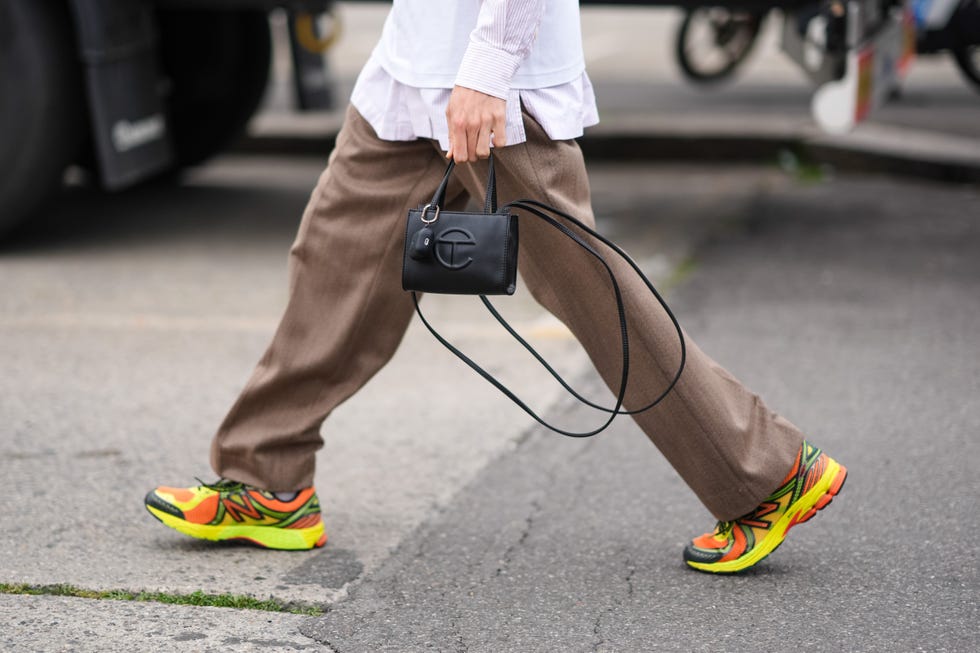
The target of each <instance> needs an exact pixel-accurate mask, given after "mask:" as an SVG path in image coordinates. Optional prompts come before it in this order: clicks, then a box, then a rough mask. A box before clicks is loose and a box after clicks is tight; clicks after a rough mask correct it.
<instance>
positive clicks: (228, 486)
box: [194, 476, 247, 492]
mask: <svg viewBox="0 0 980 653" xmlns="http://www.w3.org/2000/svg"><path fill="white" fill-rule="evenodd" d="M194 480H196V481H197V482H198V483H200V484H201V487H204V488H207V489H209V490H212V491H214V492H236V491H238V490H242V489H244V488H245V487H247V486H246V485H245V484H244V483H240V482H238V481H233V480H231V479H228V478H219V479H218V480H217V481H215V482H214V483H205V482H204V481H202V480H201V479H199V478H198V477H196V476H195V477H194Z"/></svg>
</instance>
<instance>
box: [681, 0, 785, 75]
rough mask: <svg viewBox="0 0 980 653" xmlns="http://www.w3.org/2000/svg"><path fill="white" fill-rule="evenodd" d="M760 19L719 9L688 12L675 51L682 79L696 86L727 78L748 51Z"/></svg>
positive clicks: (755, 35) (751, 15)
mask: <svg viewBox="0 0 980 653" xmlns="http://www.w3.org/2000/svg"><path fill="white" fill-rule="evenodd" d="M764 16H765V14H754V13H747V12H737V11H732V10H729V9H725V8H723V7H700V8H697V9H692V10H690V11H688V12H687V14H685V16H684V20H683V22H682V23H681V26H680V29H679V30H678V32H677V42H676V47H675V54H676V56H677V63H678V64H679V65H680V67H681V71H682V72H683V73H684V76H685V77H687V78H688V79H689V80H691V81H693V82H697V83H699V84H710V83H714V82H720V81H722V80H724V79H726V78H728V77H730V76H731V75H732V73H734V72H735V69H736V68H738V66H739V65H740V64H741V63H742V62H743V61H745V59H746V57H748V55H749V52H751V51H752V46H753V45H755V41H756V37H757V36H758V34H759V27H760V25H761V24H762V19H763V17H764Z"/></svg>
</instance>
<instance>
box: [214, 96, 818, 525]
mask: <svg viewBox="0 0 980 653" xmlns="http://www.w3.org/2000/svg"><path fill="white" fill-rule="evenodd" d="M525 121H526V123H527V125H526V128H527V142H525V143H521V144H518V145H513V146H510V147H504V148H499V149H498V150H495V154H494V160H495V166H496V172H497V184H498V196H499V198H500V201H501V203H504V202H507V201H509V200H513V199H517V198H523V197H531V198H535V199H540V200H541V201H544V202H547V203H549V204H551V205H553V206H556V207H558V208H560V209H562V210H564V211H566V212H568V213H570V214H571V215H574V216H576V217H578V218H579V219H581V220H583V221H590V222H591V221H592V207H591V203H590V197H589V183H588V179H587V176H586V171H585V165H584V162H583V160H582V154H581V152H580V150H579V148H578V145H577V144H576V143H575V142H574V141H552V140H550V139H549V138H548V137H547V135H546V134H545V133H544V132H543V131H542V130H541V128H540V126H539V125H537V124H536V123H535V122H534V121H533V120H531V119H530V118H527V117H526V118H525ZM445 167H446V160H445V158H444V156H443V154H442V152H441V151H440V149H439V146H438V143H436V142H434V141H429V140H416V141H411V142H391V141H383V140H381V139H379V138H378V137H377V135H376V134H375V132H374V131H373V129H372V128H371V126H370V125H369V124H368V123H367V122H366V121H365V120H364V118H363V117H361V116H360V114H358V113H357V111H356V110H354V109H353V108H350V109H348V113H347V119H346V121H345V124H344V127H343V129H341V131H340V133H339V135H338V137H337V146H336V149H335V150H334V151H333V153H332V154H331V156H330V160H329V164H328V166H327V168H326V170H325V171H324V173H323V175H322V176H321V177H320V180H319V183H318V184H317V186H316V188H315V189H314V191H313V195H312V198H311V200H310V202H309V205H308V206H307V208H306V211H305V213H304V215H303V220H302V223H301V225H300V228H299V233H298V235H297V237H296V242H295V243H294V245H293V247H292V250H291V252H290V286H289V303H288V306H287V308H286V312H285V314H284V315H283V317H282V321H281V323H280V325H279V328H278V330H277V332H276V334H275V337H274V338H273V340H272V344H271V345H270V346H269V349H268V351H267V352H266V353H265V355H264V356H263V357H262V359H261V361H260V362H259V364H258V366H257V368H256V370H255V372H254V374H253V375H252V378H251V379H250V381H249V382H248V384H247V386H246V387H245V389H244V390H243V392H242V394H241V396H240V397H239V399H238V401H237V402H236V403H235V404H234V406H233V407H232V409H231V411H230V412H229V413H228V416H227V417H226V418H225V420H224V422H223V423H222V425H221V427H220V429H219V430H218V432H217V434H216V436H215V438H214V442H213V444H212V454H211V463H212V466H213V467H214V469H215V471H216V472H217V473H218V474H220V475H221V476H222V477H225V478H231V479H235V480H238V481H243V482H245V483H249V484H252V485H256V486H258V487H262V488H265V489H269V490H274V491H291V490H296V489H298V488H301V487H306V486H309V485H312V484H313V472H314V465H315V454H316V451H317V450H318V449H319V448H320V447H321V446H322V445H323V440H322V438H321V437H320V427H321V424H322V423H323V421H324V420H325V419H326V417H327V416H328V415H329V414H330V412H331V411H332V410H333V409H334V408H336V407H337V406H338V405H340V404H341V403H342V402H343V401H344V400H346V399H347V398H348V397H350V396H351V395H353V394H354V393H355V392H356V391H357V390H358V389H359V388H361V386H363V385H364V384H365V383H366V382H367V381H368V379H370V378H371V377H372V376H373V375H374V374H375V373H376V372H377V371H378V370H379V369H381V367H382V366H383V365H384V364H385V363H386V362H387V361H388V360H389V359H390V358H391V356H392V355H393V354H394V352H395V349H396V348H397V347H398V345H399V343H400V341H401V339H402V336H403V335H404V333H405V330H406V329H407V327H408V324H409V321H410V320H411V318H412V314H413V308H412V301H411V297H410V295H409V294H408V293H406V292H404V291H403V290H402V288H401V251H402V248H403V245H404V233H405V230H404V226H403V224H404V223H403V220H404V218H405V215H406V212H407V211H408V209H409V208H412V207H417V206H419V205H421V204H424V203H425V201H427V200H428V199H429V197H430V196H431V194H432V192H433V190H434V189H435V187H436V186H437V185H438V183H439V181H440V179H441V178H442V175H443V173H444V172H445ZM457 170H458V173H457V174H455V175H454V181H453V183H452V184H451V186H450V188H449V192H448V193H447V200H446V205H447V207H449V208H454V209H460V208H462V207H463V206H464V205H465V204H466V202H467V200H468V198H469V197H474V198H477V199H480V198H481V197H482V195H483V191H484V188H483V184H484V183H485V179H486V177H485V175H486V163H485V162H480V163H478V164H473V165H464V166H459V167H458V168H457ZM608 260H609V261H610V262H611V265H612V266H613V269H614V272H615V273H616V275H617V278H619V279H620V283H621V286H622V290H623V295H624V300H625V304H626V308H627V311H628V313H629V334H630V353H631V360H630V384H629V388H630V390H629V392H628V393H627V397H626V406H627V407H630V406H633V407H639V406H642V405H645V403H647V402H648V401H649V399H650V398H651V397H650V395H654V394H656V393H659V392H660V391H661V390H662V389H663V388H664V387H665V385H666V383H667V382H669V377H670V376H671V375H672V374H673V372H674V370H676V368H677V363H678V360H679V348H678V343H677V336H676V333H675V331H674V329H673V327H672V325H671V323H670V322H669V320H668V318H667V317H666V316H665V315H664V312H663V310H662V308H661V307H660V306H659V305H658V304H657V302H656V301H655V300H654V298H653V297H652V296H651V294H650V292H649V290H648V289H647V288H646V286H644V285H643V283H642V282H641V281H640V280H639V279H638V278H637V277H636V275H635V273H633V272H632V270H630V269H629V268H628V267H627V265H626V264H625V263H624V262H623V261H621V260H619V259H617V258H614V257H609V258H608ZM518 269H519V270H520V272H521V275H522V277H523V278H524V281H525V283H526V285H527V287H528V289H529V291H530V292H531V294H532V295H533V297H534V298H535V299H536V300H537V301H538V302H540V303H541V304H542V305H543V306H544V307H545V308H547V309H548V310H549V311H551V312H552V313H553V314H554V315H555V316H557V317H558V318H559V319H561V320H562V322H564V323H565V324H566V325H568V327H569V329H571V331H572V332H573V333H574V334H575V336H576V337H577V338H578V340H579V341H580V342H581V344H582V346H583V347H584V348H585V350H586V351H587V352H588V354H589V356H590V357H591V359H592V361H593V363H594V364H595V366H596V368H597V369H598V371H599V373H600V374H601V375H602V377H603V378H604V379H605V381H606V382H607V383H608V384H610V386H611V387H616V384H617V383H618V381H619V375H620V372H621V367H622V352H621V348H620V344H621V343H620V341H619V328H618V319H617V318H616V311H615V304H614V300H613V298H612V295H611V291H610V286H609V281H608V277H607V275H606V273H605V271H604V270H603V269H602V268H600V267H599V265H598V263H597V262H596V261H595V260H594V259H593V258H592V257H590V256H587V255H583V252H582V251H581V250H580V249H578V248H577V247H576V246H575V245H574V244H573V243H572V242H571V241H570V240H568V239H567V238H565V237H564V236H561V235H560V234H558V233H557V232H556V231H555V230H554V229H553V228H552V227H550V226H547V225H544V224H543V223H540V222H539V221H537V220H522V221H521V251H520V260H519V268H518ZM687 344H688V355H687V366H686V368H685V370H684V373H683V376H682V377H681V380H680V382H679V383H678V384H677V386H676V387H675V389H674V391H673V392H672V393H671V394H670V395H669V396H668V397H667V399H665V400H664V401H663V402H662V403H661V404H660V405H659V406H657V407H656V408H654V409H652V410H649V411H647V412H645V413H641V414H639V415H637V416H635V417H634V419H635V420H636V422H637V423H638V424H639V426H640V428H642V429H643V431H644V432H645V433H646V434H647V435H648V436H649V438H650V439H651V440H652V441H653V442H654V444H656V446H657V447H658V448H659V449H660V451H661V452H662V453H663V454H664V456H666V458H667V460H668V461H669V462H670V463H671V464H672V465H673V466H674V468H675V469H676V470H677V472H678V473H679V474H680V475H681V477H683V479H684V480H685V481H686V482H687V483H688V485H689V486H690V487H691V489H692V490H694V492H695V494H697V496H698V498H699V499H700V500H701V501H702V502H703V503H704V504H705V506H706V507H707V508H708V509H709V510H710V511H711V512H712V513H713V514H714V515H715V516H716V517H717V518H719V519H733V518H735V517H737V516H740V515H742V514H744V513H746V512H749V511H750V510H752V509H753V508H755V507H756V506H757V505H758V504H759V503H760V502H761V501H762V500H763V499H764V498H765V497H766V496H767V495H768V494H769V493H771V492H772V490H774V489H775V488H776V487H777V486H778V485H779V483H780V482H781V481H782V479H783V477H784V476H785V475H786V473H787V472H788V471H789V469H790V467H791V466H792V465H793V462H794V459H795V457H796V454H797V451H798V450H799V448H800V445H801V443H802V440H803V436H802V434H801V433H800V432H799V431H798V430H797V429H796V427H794V426H793V425H792V424H790V423H789V422H787V421H786V420H784V419H782V418H781V417H779V416H778V415H776V414H774V413H772V412H771V411H769V410H768V409H767V408H766V406H765V405H764V404H763V403H762V401H761V400H760V399H759V397H757V396H756V395H754V394H752V393H751V392H749V391H748V390H747V389H746V388H745V387H743V386H742V384H741V383H739V382H738V381H737V380H736V379H735V378H734V377H732V376H731V375H730V374H729V373H728V372H726V371H725V370H724V369H722V368H721V367H720V366H719V365H718V364H717V363H715V362H714V361H712V360H711V359H710V358H708V357H707V356H706V355H705V354H704V353H703V352H701V350H700V349H698V347H697V346H696V345H695V344H694V343H693V342H692V341H691V340H690V339H688V340H687ZM460 373H461V374H465V373H468V372H464V371H463V370H462V369H461V370H460Z"/></svg>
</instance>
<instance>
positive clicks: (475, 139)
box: [466, 126, 480, 163]
mask: <svg viewBox="0 0 980 653" xmlns="http://www.w3.org/2000/svg"><path fill="white" fill-rule="evenodd" d="M479 142H480V128H479V127H476V126H474V127H470V128H469V129H468V130H467V131H466V153H467V154H468V155H469V156H468V157H467V159H466V160H467V161H469V162H471V163H472V162H473V161H476V157H477V153H476V148H477V147H478V146H479Z"/></svg>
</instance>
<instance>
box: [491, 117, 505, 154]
mask: <svg viewBox="0 0 980 653" xmlns="http://www.w3.org/2000/svg"><path fill="white" fill-rule="evenodd" d="M505 145H507V117H506V116H505V115H504V114H500V115H498V116H497V117H496V118H494V120H493V146H494V147H504V146H505Z"/></svg>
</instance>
